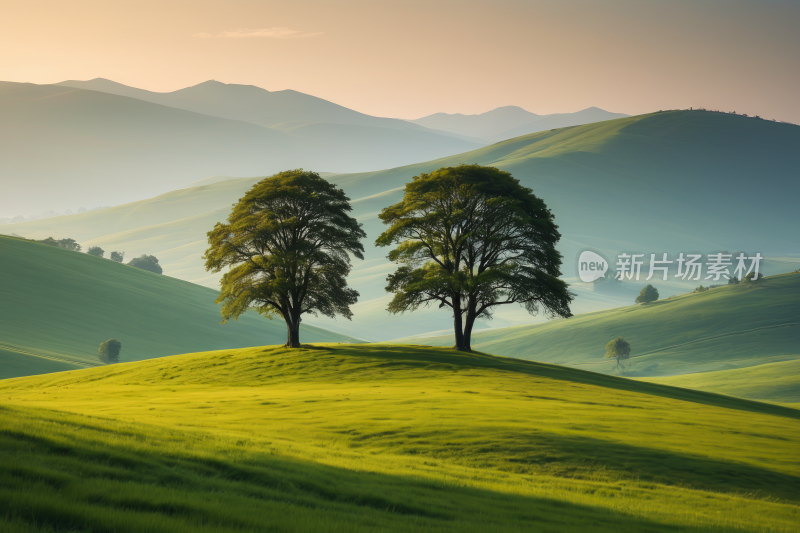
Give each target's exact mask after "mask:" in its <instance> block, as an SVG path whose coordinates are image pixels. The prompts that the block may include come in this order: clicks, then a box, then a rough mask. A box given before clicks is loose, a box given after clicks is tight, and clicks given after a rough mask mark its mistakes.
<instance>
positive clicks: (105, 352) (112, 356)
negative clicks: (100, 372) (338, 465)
mask: <svg viewBox="0 0 800 533" xmlns="http://www.w3.org/2000/svg"><path fill="white" fill-rule="evenodd" d="M121 349H122V343H121V342H119V341H118V340H117V339H108V340H107V341H106V342H104V343H101V344H100V348H99V349H98V350H97V351H98V357H100V360H101V361H102V362H104V363H105V364H107V365H110V364H112V363H118V362H119V351H120V350H121Z"/></svg>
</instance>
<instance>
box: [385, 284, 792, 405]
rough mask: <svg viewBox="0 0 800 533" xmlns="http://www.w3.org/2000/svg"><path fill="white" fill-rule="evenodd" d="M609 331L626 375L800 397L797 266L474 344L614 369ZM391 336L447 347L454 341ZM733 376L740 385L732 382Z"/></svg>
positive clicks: (783, 398) (490, 335)
mask: <svg viewBox="0 0 800 533" xmlns="http://www.w3.org/2000/svg"><path fill="white" fill-rule="evenodd" d="M617 336H622V337H624V338H625V339H627V340H628V341H629V342H630V343H631V346H632V352H631V358H630V359H629V360H628V361H626V362H625V363H624V368H623V370H622V372H623V373H624V375H625V376H629V377H641V378H645V379H649V378H650V377H655V376H675V377H671V378H663V382H664V383H669V384H674V385H679V386H686V387H690V388H701V389H703V390H710V391H712V392H721V393H724V394H731V395H735V396H743V397H747V398H752V399H758V400H769V401H778V402H788V403H793V402H798V401H800V400H798V399H797V392H796V390H797V389H796V387H797V384H798V379H797V378H796V377H795V376H796V373H795V374H794V376H793V375H792V373H791V372H789V373H788V374H785V373H784V372H786V371H787V370H789V369H790V368H791V369H795V368H796V365H795V366H792V365H793V364H794V363H792V362H793V361H796V360H798V359H800V350H799V349H798V347H800V273H791V274H783V275H779V276H771V277H768V278H764V281H763V283H762V284H761V285H757V286H747V285H744V284H741V285H733V286H724V287H719V288H716V289H712V290H709V291H705V292H700V293H689V294H683V295H680V296H675V297H671V298H668V299H663V300H659V301H656V302H653V303H649V304H644V305H631V306H627V307H620V308H617V309H609V310H606V311H598V312H595V313H585V314H581V315H577V316H574V317H572V318H569V319H566V320H553V321H550V322H545V323H542V324H534V325H530V326H518V327H513V328H497V329H491V330H484V331H478V332H475V333H474V334H473V346H474V347H475V348H476V349H478V350H483V351H486V352H490V353H495V354H499V355H503V356H507V357H518V358H521V359H533V360H537V361H545V362H549V363H556V364H562V365H569V366H572V367H576V368H582V369H586V370H591V371H593V372H601V373H618V372H619V370H618V369H617V368H616V363H615V362H614V361H613V360H611V359H605V358H604V357H603V356H604V353H605V349H604V346H605V343H606V342H608V341H609V340H610V339H613V338H614V337H617ZM394 342H417V343H420V344H428V345H433V346H448V345H451V344H452V339H451V338H450V336H440V337H409V338H405V339H400V340H398V341H394ZM770 363H774V364H773V365H771V366H764V365H767V364H770ZM781 364H783V366H780V365H781ZM762 366H763V368H762ZM733 369H741V370H737V371H734V370H733ZM721 371H729V372H721ZM756 372H758V374H756ZM700 373H702V374H700ZM682 374H691V375H692V376H681V375H682ZM749 375H752V376H753V378H752V379H750V378H748V377H747V376H749ZM693 376H696V377H693ZM700 376H709V377H708V378H702V377H700ZM756 376H758V378H756ZM770 376H771V377H770ZM741 380H744V381H747V382H748V383H747V384H746V386H743V385H733V383H734V382H735V381H741ZM712 381H713V382H716V381H719V383H720V385H719V386H717V385H715V384H713V383H712ZM723 382H725V383H727V384H728V385H723Z"/></svg>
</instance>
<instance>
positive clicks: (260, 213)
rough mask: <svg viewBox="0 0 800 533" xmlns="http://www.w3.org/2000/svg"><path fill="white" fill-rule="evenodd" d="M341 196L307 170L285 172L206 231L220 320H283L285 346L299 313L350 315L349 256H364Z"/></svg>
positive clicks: (296, 332) (293, 341) (293, 338)
mask: <svg viewBox="0 0 800 533" xmlns="http://www.w3.org/2000/svg"><path fill="white" fill-rule="evenodd" d="M351 210H352V208H351V206H350V199H349V198H348V197H347V196H346V195H345V193H344V191H343V190H342V189H340V188H338V187H336V186H335V185H334V184H332V183H329V182H328V181H326V180H324V179H322V178H321V177H320V176H319V175H318V174H316V173H314V172H306V171H303V170H289V171H286V172H281V173H280V174H276V175H274V176H271V177H269V178H266V179H264V180H262V181H260V182H258V183H257V184H256V185H255V186H253V188H252V189H250V190H249V191H248V192H247V194H245V195H244V197H243V198H241V199H240V200H239V202H238V203H237V204H236V205H235V206H234V207H233V211H231V214H230V215H229V216H228V221H227V223H226V224H220V223H218V224H217V225H216V226H214V229H213V230H212V231H210V232H209V233H208V243H209V248H208V250H207V251H206V254H205V256H204V258H205V260H206V269H207V270H209V271H211V272H220V271H221V270H223V269H229V270H227V272H225V274H224V275H223V276H222V280H221V282H220V284H221V286H222V290H221V292H220V295H219V298H217V303H220V302H221V303H222V304H223V306H222V316H223V318H224V320H225V321H227V320H230V319H231V318H233V319H236V318H237V317H238V316H239V315H241V314H242V313H244V312H245V311H247V310H248V309H251V308H255V309H256V310H258V312H259V313H261V314H262V315H265V316H268V317H270V318H271V317H272V316H273V315H279V316H281V317H283V319H284V320H285V321H286V328H287V339H286V345H287V346H291V347H297V346H300V322H301V319H302V315H304V314H305V313H311V314H314V315H316V314H322V315H325V316H328V317H331V318H333V317H335V316H336V315H341V316H344V317H345V318H347V319H350V318H351V317H352V312H351V311H350V306H351V305H352V304H354V303H356V301H357V300H358V292H357V291H355V290H353V289H351V288H349V287H348V286H347V275H348V274H349V273H350V255H353V256H355V257H358V258H359V259H363V258H364V247H363V245H362V244H361V242H360V241H361V239H363V238H364V237H366V234H365V233H364V231H363V230H362V229H361V224H359V223H358V221H356V219H355V218H353V217H351V216H350V215H349V212H350V211H351Z"/></svg>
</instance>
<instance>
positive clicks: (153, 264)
mask: <svg viewBox="0 0 800 533" xmlns="http://www.w3.org/2000/svg"><path fill="white" fill-rule="evenodd" d="M128 264H129V265H130V266H132V267H136V268H141V269H142V270H147V271H148V272H153V273H155V274H161V273H162V272H163V270H162V268H161V265H159V264H158V258H157V257H156V256H154V255H140V256H139V257H136V258H134V259H131V260H130V262H129V263H128Z"/></svg>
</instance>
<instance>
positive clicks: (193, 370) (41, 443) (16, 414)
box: [0, 345, 800, 533]
mask: <svg viewBox="0 0 800 533" xmlns="http://www.w3.org/2000/svg"><path fill="white" fill-rule="evenodd" d="M0 398H2V403H3V405H2V409H0V428H2V429H1V430H0V445H1V446H2V448H3V449H4V451H5V453H4V454H2V456H0V479H2V480H3V483H2V484H0V526H2V529H3V530H4V531H28V530H31V529H33V530H37V529H36V528H40V529H39V530H47V529H50V530H75V529H92V530H114V531H118V532H127V531H137V532H140V531H164V532H166V531H169V532H181V531H219V530H239V531H292V532H304V531H313V532H315V533H316V532H333V531H376V530H379V531H387V532H394V531H398V532H399V531H412V530H413V531H429V532H434V531H435V532H454V533H455V532H459V533H461V532H468V533H471V532H485V531H496V532H501V531H502V532H504V533H508V532H517V531H519V532H521V531H532V530H535V531H545V532H552V533H555V532H559V533H564V532H570V531H574V532H582V533H583V532H641V531H649V532H653V533H657V532H666V531H686V532H701V531H702V532H719V533H722V532H734V531H735V532H767V531H771V532H786V533H789V532H791V531H793V530H794V529H795V528H796V524H797V519H798V516H800V511H799V509H800V507H798V504H800V497H799V496H798V495H800V462H798V459H797V454H796V453H795V451H796V449H797V447H798V445H800V411H796V410H793V409H786V408H781V407H778V406H771V405H767V404H759V403H756V402H748V401H744V400H737V399H733V398H728V397H724V396H718V395H711V394H705V393H698V392H692V391H685V390H681V389H674V388H670V387H664V386H660V385H654V384H649V383H640V382H636V381H631V380H625V379H620V378H615V377H612V376H602V375H598V374H594V373H590V372H582V371H579V370H575V369H569V368H563V367H557V366H551V365H546V364H541V363H531V362H526V361H518V360H513V359H506V358H498V357H493V356H487V355H483V354H469V355H465V354H457V353H454V352H453V351H450V350H437V349H424V348H418V347H417V348H415V347H400V346H374V345H363V346H340V345H339V346H337V345H321V346H314V347H308V348H306V349H302V350H286V349H284V348H276V347H261V348H250V349H242V350H224V351H219V352H212V353H198V354H186V355H180V356H175V357H169V358H164V359H157V360H151V361H141V362H135V363H125V364H120V365H114V366H112V367H104V368H95V369H87V370H81V371H76V372H68V373H62V374H54V375H50V376H37V377H31V378H20V379H14V380H4V381H3V382H0ZM98 398H102V399H103V400H102V401H101V402H98V401H97V399H98ZM654 421H657V423H654ZM744 428H746V429H744ZM721 437H722V438H721ZM687 443H691V446H687Z"/></svg>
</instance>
